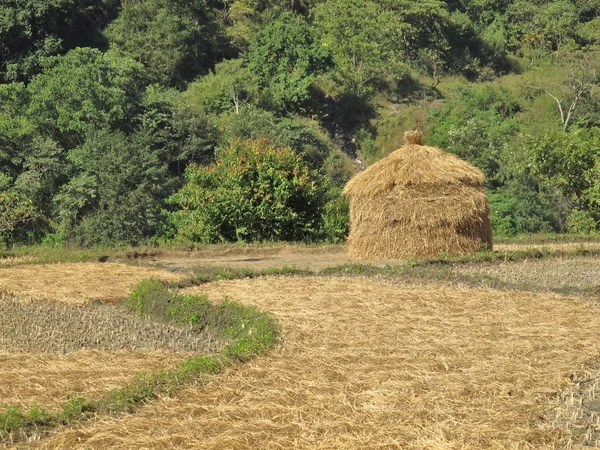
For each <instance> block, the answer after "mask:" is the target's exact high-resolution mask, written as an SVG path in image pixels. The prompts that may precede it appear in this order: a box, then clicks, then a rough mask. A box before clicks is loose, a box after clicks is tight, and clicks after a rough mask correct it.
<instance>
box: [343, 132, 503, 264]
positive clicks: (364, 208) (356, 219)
mask: <svg viewBox="0 0 600 450" xmlns="http://www.w3.org/2000/svg"><path fill="white" fill-rule="evenodd" d="M421 137H422V133H421V132H419V131H416V132H407V133H406V134H405V139H406V145H405V146H404V147H402V148H400V149H398V150H396V151H395V152H393V153H392V154H390V155H389V156H387V157H386V158H384V159H382V160H381V161H378V162H377V163H375V164H373V165H372V166H371V167H369V168H368V169H367V170H365V171H364V172H362V173H359V174H358V175H356V176H355V177H354V178H352V179H351V180H350V181H349V182H348V184H347V185H346V188H345V189H344V193H345V194H346V195H347V196H348V198H349V199H350V224H351V226H350V236H349V239H348V252H349V254H350V256H354V257H359V258H397V259H402V258H413V257H435V256H439V255H440V253H448V254H450V255H462V254H468V253H474V252H476V251H478V250H480V249H481V247H482V246H483V245H486V246H487V247H488V248H489V249H491V247H492V231H491V224H490V219H489V215H490V208H489V204H488V201H487V198H486V196H485V192H484V188H483V174H482V173H481V171H480V170H479V169H477V168H476V167H473V166H472V165H470V164H468V163H467V162H465V161H463V160H461V159H460V158H459V157H457V156H456V155H453V154H450V153H446V152H444V151H442V150H440V149H438V148H434V147H427V146H424V145H421Z"/></svg>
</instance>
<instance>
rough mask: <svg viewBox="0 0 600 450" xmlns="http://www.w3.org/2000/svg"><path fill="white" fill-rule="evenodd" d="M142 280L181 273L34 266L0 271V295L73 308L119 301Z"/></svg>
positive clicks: (172, 278)
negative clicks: (78, 305) (8, 294)
mask: <svg viewBox="0 0 600 450" xmlns="http://www.w3.org/2000/svg"><path fill="white" fill-rule="evenodd" d="M145 278H156V279H159V280H165V281H177V280H179V279H181V278H182V275H181V274H175V273H173V272H169V271H168V270H164V269H163V270H160V269H154V268H149V267H135V266H127V265H123V264H113V263H104V264H100V263H68V264H35V265H23V266H14V267H4V268H0V292H2V291H5V292H9V293H13V294H19V297H20V298H31V299H51V300H53V301H60V302H64V303H68V304H72V305H77V304H83V303H88V302H90V301H92V300H96V299H102V300H105V301H118V300H122V299H123V298H125V297H127V295H129V293H130V292H131V290H132V289H133V288H134V286H135V285H136V284H137V283H139V282H140V281H141V280H143V279H145Z"/></svg>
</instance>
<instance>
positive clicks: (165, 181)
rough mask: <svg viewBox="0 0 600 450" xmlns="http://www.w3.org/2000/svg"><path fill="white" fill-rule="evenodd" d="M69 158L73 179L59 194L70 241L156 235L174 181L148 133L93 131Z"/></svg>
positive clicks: (94, 241) (82, 242) (60, 214)
mask: <svg viewBox="0 0 600 450" xmlns="http://www.w3.org/2000/svg"><path fill="white" fill-rule="evenodd" d="M69 161H70V163H71V171H72V175H71V178H70V179H69V181H68V183H66V184H65V185H63V186H62V188H61V190H60V192H59V193H58V194H57V195H56V197H55V203H56V206H57V210H58V217H57V219H58V222H59V228H60V232H61V235H62V236H63V238H64V239H65V240H67V241H68V242H72V243H76V244H79V245H98V244H102V245H115V244H117V243H121V244H123V243H125V244H138V243H140V242H141V241H142V240H143V239H148V238H150V237H151V236H153V235H154V234H155V232H156V230H157V228H158V225H159V222H160V220H161V208H162V206H163V200H164V199H165V198H166V197H167V196H168V195H170V194H171V193H172V188H173V179H172V178H171V177H169V175H168V165H167V163H166V162H165V161H164V160H163V159H162V158H161V155H160V152H159V151H156V150H153V148H152V145H151V143H150V142H148V138H147V136H143V135H142V136H138V135H135V134H134V135H131V136H129V137H128V136H126V135H125V134H123V133H122V132H111V131H98V132H93V133H91V134H90V135H89V137H88V139H87V140H86V141H85V143H84V144H83V145H82V146H80V147H78V148H75V149H73V150H71V152H69Z"/></svg>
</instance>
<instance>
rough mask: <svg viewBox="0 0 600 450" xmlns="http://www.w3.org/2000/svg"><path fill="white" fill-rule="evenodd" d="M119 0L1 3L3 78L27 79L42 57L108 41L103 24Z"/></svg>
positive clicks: (9, 0) (0, 71) (16, 0)
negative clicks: (103, 31)
mask: <svg viewBox="0 0 600 450" xmlns="http://www.w3.org/2000/svg"><path fill="white" fill-rule="evenodd" d="M119 3H120V2H119V1H118V0H86V1H77V0H52V1H47V0H5V1H3V2H2V4H1V5H0V82H3V81H27V80H29V79H30V78H31V77H32V76H34V75H35V74H37V73H38V72H39V70H40V67H41V61H42V60H43V59H44V58H45V57H48V56H56V55H59V54H63V53H66V52H67V51H68V50H71V49H73V48H75V47H98V48H102V47H104V46H105V45H106V39H105V38H104V36H103V35H102V32H101V30H102V28H104V26H106V24H107V23H109V22H110V21H111V20H112V19H114V18H115V17H116V15H117V8H118V5H119Z"/></svg>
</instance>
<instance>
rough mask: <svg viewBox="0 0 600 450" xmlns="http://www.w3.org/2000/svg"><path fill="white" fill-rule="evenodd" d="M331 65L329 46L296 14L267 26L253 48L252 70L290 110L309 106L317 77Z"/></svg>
mask: <svg viewBox="0 0 600 450" xmlns="http://www.w3.org/2000/svg"><path fill="white" fill-rule="evenodd" d="M330 66H331V58H330V55H329V51H328V49H327V47H324V46H323V45H321V44H320V43H319V42H317V40H316V39H315V36H314V30H313V28H312V27H311V26H310V25H308V24H307V23H306V21H305V20H304V19H303V18H301V17H299V16H297V15H295V14H293V13H284V14H282V15H280V16H279V17H278V18H277V19H275V20H274V21H273V22H271V23H269V24H268V25H266V26H265V27H263V28H262V29H261V30H260V31H259V32H258V33H257V34H256V35H255V36H254V38H253V39H252V42H251V45H250V55H249V64H248V67H249V69H250V71H251V72H252V73H253V74H254V75H256V77H257V78H258V80H259V82H260V83H261V85H262V87H263V88H266V89H268V91H269V92H270V94H271V95H272V96H273V98H274V99H275V100H276V101H278V102H280V103H282V104H283V105H284V106H285V107H286V108H288V109H289V108H292V109H296V110H297V109H300V108H301V107H302V106H303V105H304V104H305V103H306V101H307V100H308V99H309V98H310V88H311V85H312V84H313V82H314V81H315V79H316V77H317V75H319V74H322V73H325V72H326V71H327V70H328V69H329V68H330Z"/></svg>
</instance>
